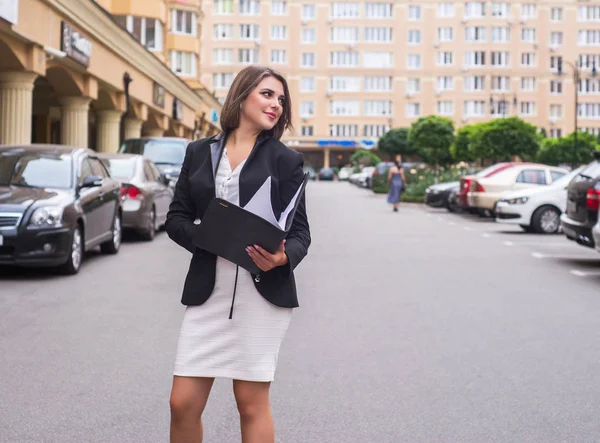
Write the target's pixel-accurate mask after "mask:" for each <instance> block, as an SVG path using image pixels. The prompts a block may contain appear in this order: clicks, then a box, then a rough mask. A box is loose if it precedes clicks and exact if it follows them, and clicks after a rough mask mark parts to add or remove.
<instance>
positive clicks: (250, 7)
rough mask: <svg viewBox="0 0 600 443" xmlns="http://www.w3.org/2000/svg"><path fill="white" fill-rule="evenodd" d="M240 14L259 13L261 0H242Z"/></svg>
mask: <svg viewBox="0 0 600 443" xmlns="http://www.w3.org/2000/svg"><path fill="white" fill-rule="evenodd" d="M240 14H242V15H259V14H260V1H259V0H240Z"/></svg>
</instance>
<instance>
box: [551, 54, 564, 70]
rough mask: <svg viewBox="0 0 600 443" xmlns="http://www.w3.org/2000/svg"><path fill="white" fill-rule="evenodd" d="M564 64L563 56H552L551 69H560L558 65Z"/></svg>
mask: <svg viewBox="0 0 600 443" xmlns="http://www.w3.org/2000/svg"><path fill="white" fill-rule="evenodd" d="M561 64H562V56H560V55H553V56H552V57H550V69H551V70H552V71H554V72H557V71H558V67H559V66H560V65H561Z"/></svg>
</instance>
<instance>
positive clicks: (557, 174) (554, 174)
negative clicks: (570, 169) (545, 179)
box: [550, 171, 566, 183]
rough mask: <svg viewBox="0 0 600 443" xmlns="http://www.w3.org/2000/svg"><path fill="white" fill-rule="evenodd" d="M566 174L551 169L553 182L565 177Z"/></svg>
mask: <svg viewBox="0 0 600 443" xmlns="http://www.w3.org/2000/svg"><path fill="white" fill-rule="evenodd" d="M565 175H566V174H565V173H564V172H560V171H550V178H551V179H552V182H553V183H554V182H555V181H557V180H559V179H560V178H562V177H564V176H565Z"/></svg>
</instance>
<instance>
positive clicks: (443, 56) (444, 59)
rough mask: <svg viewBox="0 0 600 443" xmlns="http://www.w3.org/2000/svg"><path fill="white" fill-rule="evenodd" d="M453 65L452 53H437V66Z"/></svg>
mask: <svg viewBox="0 0 600 443" xmlns="http://www.w3.org/2000/svg"><path fill="white" fill-rule="evenodd" d="M453 64H454V53H452V52H450V51H442V52H438V53H437V65H438V66H452V65H453Z"/></svg>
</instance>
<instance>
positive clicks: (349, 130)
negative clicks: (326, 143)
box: [329, 125, 358, 137]
mask: <svg viewBox="0 0 600 443" xmlns="http://www.w3.org/2000/svg"><path fill="white" fill-rule="evenodd" d="M329 135H330V136H331V137H357V136H358V125H329Z"/></svg>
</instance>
